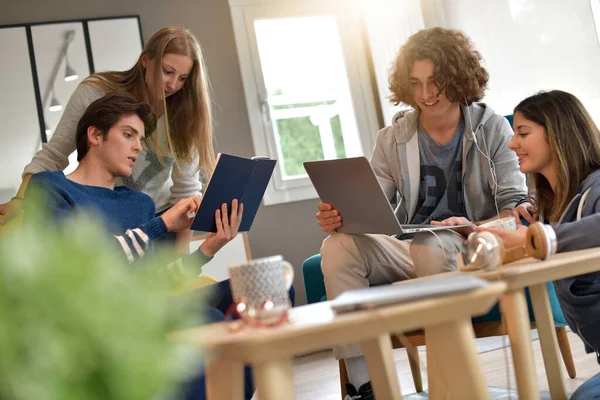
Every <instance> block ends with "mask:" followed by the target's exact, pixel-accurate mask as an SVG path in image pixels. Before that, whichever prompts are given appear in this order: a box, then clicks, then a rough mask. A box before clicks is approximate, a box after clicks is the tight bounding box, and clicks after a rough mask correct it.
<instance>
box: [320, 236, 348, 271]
mask: <svg viewBox="0 0 600 400" xmlns="http://www.w3.org/2000/svg"><path fill="white" fill-rule="evenodd" d="M355 248H356V244H355V243H354V239H353V237H352V235H349V234H346V233H336V234H335V235H330V236H329V237H328V238H326V239H325V240H324V241H323V245H322V246H321V257H322V259H321V271H323V275H325V276H328V275H330V274H335V273H336V271H339V269H340V268H344V266H345V265H347V263H346V262H345V261H344V260H346V259H347V258H348V256H350V253H351V251H352V249H355Z"/></svg>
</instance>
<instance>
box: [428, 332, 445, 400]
mask: <svg viewBox="0 0 600 400" xmlns="http://www.w3.org/2000/svg"><path fill="white" fill-rule="evenodd" d="M428 344H429V343H428ZM425 351H426V354H427V395H428V396H427V397H428V399H429V400H438V399H445V398H446V397H445V395H444V387H443V386H442V385H440V377H439V374H438V371H437V368H436V365H435V357H434V354H433V351H434V350H433V347H429V345H427V346H426V347H425Z"/></svg>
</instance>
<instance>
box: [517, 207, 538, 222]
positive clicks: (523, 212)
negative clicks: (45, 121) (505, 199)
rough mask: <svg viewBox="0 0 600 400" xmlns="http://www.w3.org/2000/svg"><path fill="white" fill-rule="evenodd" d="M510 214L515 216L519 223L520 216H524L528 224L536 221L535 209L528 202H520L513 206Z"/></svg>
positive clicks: (536, 213)
mask: <svg viewBox="0 0 600 400" xmlns="http://www.w3.org/2000/svg"><path fill="white" fill-rule="evenodd" d="M512 215H513V216H514V217H515V218H516V220H517V223H520V221H521V217H523V218H525V220H526V221H527V222H529V223H530V224H535V223H536V222H537V221H538V212H537V209H536V208H535V207H534V206H533V204H531V203H529V202H525V203H521V204H519V205H518V206H517V207H515V208H513V210H512Z"/></svg>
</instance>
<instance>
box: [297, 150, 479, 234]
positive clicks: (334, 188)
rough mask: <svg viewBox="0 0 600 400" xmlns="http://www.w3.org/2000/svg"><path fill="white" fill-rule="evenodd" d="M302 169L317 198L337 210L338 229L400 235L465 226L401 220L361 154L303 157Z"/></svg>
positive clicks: (349, 231) (350, 231) (339, 230)
mask: <svg viewBox="0 0 600 400" xmlns="http://www.w3.org/2000/svg"><path fill="white" fill-rule="evenodd" d="M304 169H306V172H307V173H308V176H309V178H310V180H311V181H312V183H313V185H314V187H315V189H316V190H317V193H318V194H319V197H320V198H321V201H323V202H325V203H329V204H331V205H332V206H333V207H334V208H335V209H336V210H338V211H339V212H340V215H341V216H342V226H340V227H339V228H338V229H337V231H338V232H342V233H380V234H386V235H404V234H412V233H419V232H428V231H441V230H447V229H456V228H461V227H465V226H469V225H454V226H440V225H429V224H401V223H400V222H399V221H398V219H397V218H396V214H395V213H394V210H393V209H392V206H391V204H390V202H389V201H388V199H387V197H386V196H385V193H384V192H383V189H382V188H381V185H380V184H379V180H378V179H377V176H375V172H374V171H373V168H371V164H370V163H369V160H367V159H366V158H365V157H355V158H342V159H339V160H325V161H307V162H305V163H304Z"/></svg>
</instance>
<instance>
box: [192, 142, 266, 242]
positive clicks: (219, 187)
mask: <svg viewBox="0 0 600 400" xmlns="http://www.w3.org/2000/svg"><path fill="white" fill-rule="evenodd" d="M276 163H277V160H271V159H269V158H244V157H238V156H232V155H231V154H225V153H219V155H218V156H217V166H216V167H215V170H214V172H213V174H212V176H211V177H210V180H209V181H208V185H206V190H205V191H204V195H203V196H202V198H201V199H200V207H199V208H198V211H197V212H196V218H194V222H192V227H191V229H193V230H195V231H202V232H216V231H217V224H216V222H215V211H216V210H217V209H220V208H221V205H222V204H223V203H227V211H228V212H229V215H230V216H231V202H232V201H233V199H238V201H239V202H240V203H242V204H244V214H243V216H242V223H241V224H240V228H239V232H247V231H249V230H250V227H251V226H252V222H253V221H254V217H255V216H256V212H257V211H258V207H259V206H260V202H261V200H262V198H263V195H264V194H265V191H266V190H267V185H268V184H269V180H270V179H271V175H272V174H273V170H274V169H275V164H276Z"/></svg>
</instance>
